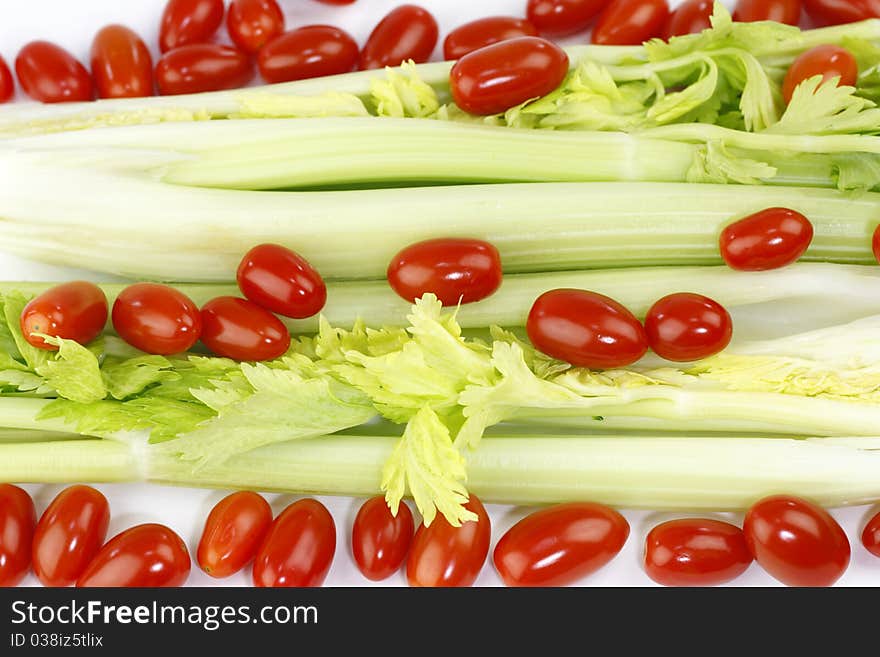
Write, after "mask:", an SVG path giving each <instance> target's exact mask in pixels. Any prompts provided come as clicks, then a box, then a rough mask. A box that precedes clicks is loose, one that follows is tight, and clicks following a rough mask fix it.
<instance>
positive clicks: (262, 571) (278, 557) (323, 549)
mask: <svg viewBox="0 0 880 657" xmlns="http://www.w3.org/2000/svg"><path fill="white" fill-rule="evenodd" d="M335 554H336V524H335V523H334V522H333V516H331V515H330V512H329V511H328V510H327V508H326V507H325V506H324V505H323V504H321V503H320V502H319V501H318V500H312V499H306V500H299V501H298V502H294V503H293V504H291V505H290V506H289V507H287V508H286V509H284V511H282V512H281V513H280V514H279V515H278V517H277V518H275V522H273V523H272V526H271V527H270V528H269V533H268V534H267V535H266V538H265V539H263V543H262V545H261V546H260V549H259V551H258V552H257V558H256V560H255V561H254V586H260V587H313V586H321V585H322V584H323V583H324V580H325V579H326V577H327V572H328V571H329V570H330V565H331V564H332V563H333V557H334V555H335Z"/></svg>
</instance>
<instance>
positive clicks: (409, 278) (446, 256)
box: [387, 238, 503, 306]
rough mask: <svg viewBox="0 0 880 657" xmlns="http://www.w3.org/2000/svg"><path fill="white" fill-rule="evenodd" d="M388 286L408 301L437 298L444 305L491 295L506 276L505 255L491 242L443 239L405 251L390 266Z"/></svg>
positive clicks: (393, 259)
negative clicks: (429, 293)
mask: <svg viewBox="0 0 880 657" xmlns="http://www.w3.org/2000/svg"><path fill="white" fill-rule="evenodd" d="M387 276H388V283H389V284H390V285H391V287H392V289H393V290H394V291H395V292H397V294H398V295H400V296H401V297H402V298H404V299H406V300H407V301H415V300H416V299H418V298H419V297H421V296H422V295H423V294H427V293H428V292H431V293H433V294H436V295H437V298H438V299H440V301H441V303H442V304H443V305H444V306H455V305H457V304H458V303H473V302H475V301H480V300H482V299H485V298H486V297H488V296H491V295H492V294H493V293H494V292H495V291H496V290H497V289H498V288H499V287H500V286H501V279H502V277H503V271H502V268H501V254H499V253H498V249H496V248H495V247H494V246H493V245H492V244H489V242H484V241H483V240H475V239H465V238H440V239H435V240H427V241H424V242H417V243H416V244H411V245H410V246H408V247H406V248H405V249H403V250H402V251H401V252H400V253H398V254H397V255H395V256H394V257H393V258H392V259H391V263H390V264H389V265H388V272H387Z"/></svg>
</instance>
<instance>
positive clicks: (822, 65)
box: [782, 44, 859, 103]
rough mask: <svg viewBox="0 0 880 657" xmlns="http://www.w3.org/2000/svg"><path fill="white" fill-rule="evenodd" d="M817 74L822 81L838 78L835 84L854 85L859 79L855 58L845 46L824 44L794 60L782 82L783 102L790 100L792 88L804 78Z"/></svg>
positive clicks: (792, 93) (795, 87)
mask: <svg viewBox="0 0 880 657" xmlns="http://www.w3.org/2000/svg"><path fill="white" fill-rule="evenodd" d="M817 75H821V76H822V83H823V84H824V83H825V82H827V81H829V80H831V79H832V78H840V79H839V80H838V81H837V85H838V86H841V85H845V86H850V87H852V86H855V84H856V82H857V81H858V79H859V65H858V64H857V63H856V58H855V57H854V56H853V54H852V53H851V52H850V51H849V50H847V49H846V48H841V47H840V46H834V45H831V44H826V45H823V46H816V47H815V48H813V49H812V50H808V51H807V52H805V53H803V54H802V55H801V56H800V57H798V58H797V59H796V60H794V63H793V64H792V65H791V68H789V69H788V73H786V74H785V81H784V82H783V83H782V96H783V98H785V102H786V103H789V102H791V97H792V96H793V95H794V90H795V89H797V87H798V85H799V84H800V83H801V82H803V81H804V80H808V79H810V78H812V77H815V76H817Z"/></svg>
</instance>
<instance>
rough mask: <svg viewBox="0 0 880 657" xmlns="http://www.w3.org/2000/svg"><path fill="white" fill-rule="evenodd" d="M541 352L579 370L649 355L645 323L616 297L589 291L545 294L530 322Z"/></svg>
mask: <svg viewBox="0 0 880 657" xmlns="http://www.w3.org/2000/svg"><path fill="white" fill-rule="evenodd" d="M526 331H527V332H528V334H529V339H530V340H531V341H532V344H533V345H534V346H535V348H536V349H538V350H539V351H542V352H544V353H545V354H547V355H548V356H552V357H553V358H558V359H559V360H563V361H565V362H567V363H571V364H572V365H574V366H576V367H588V368H590V369H613V368H617V367H626V366H627V365H632V364H633V363H635V362H636V361H637V360H639V359H640V358H641V357H642V356H644V355H645V353H646V352H647V351H648V336H647V335H646V334H645V329H644V327H643V326H642V324H641V322H639V320H638V319H636V317H635V315H633V314H632V313H631V312H630V311H629V310H627V309H626V308H624V307H623V306H622V305H621V304H619V303H618V302H616V301H615V300H614V299H610V298H609V297H606V296H604V295H602V294H597V293H596V292H588V291H586V290H571V289H559V290H551V291H550V292H545V293H544V294H542V295H541V296H540V297H538V299H537V300H536V301H535V303H534V304H533V305H532V309H531V311H530V312H529V318H528V320H527V322H526Z"/></svg>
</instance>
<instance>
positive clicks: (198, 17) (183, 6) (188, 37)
mask: <svg viewBox="0 0 880 657" xmlns="http://www.w3.org/2000/svg"><path fill="white" fill-rule="evenodd" d="M224 12H225V8H224V7H223V0H168V3H167V4H166V5H165V10H164V11H163V12H162V20H161V22H160V24H159V50H160V51H162V52H163V53H166V52H168V51H169V50H173V49H174V48H179V47H180V46H188V45H191V44H193V43H205V42H207V41H210V40H211V37H212V36H214V33H215V32H216V31H217V29H218V28H219V27H220V24H221V23H222V22H223V13H224Z"/></svg>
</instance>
